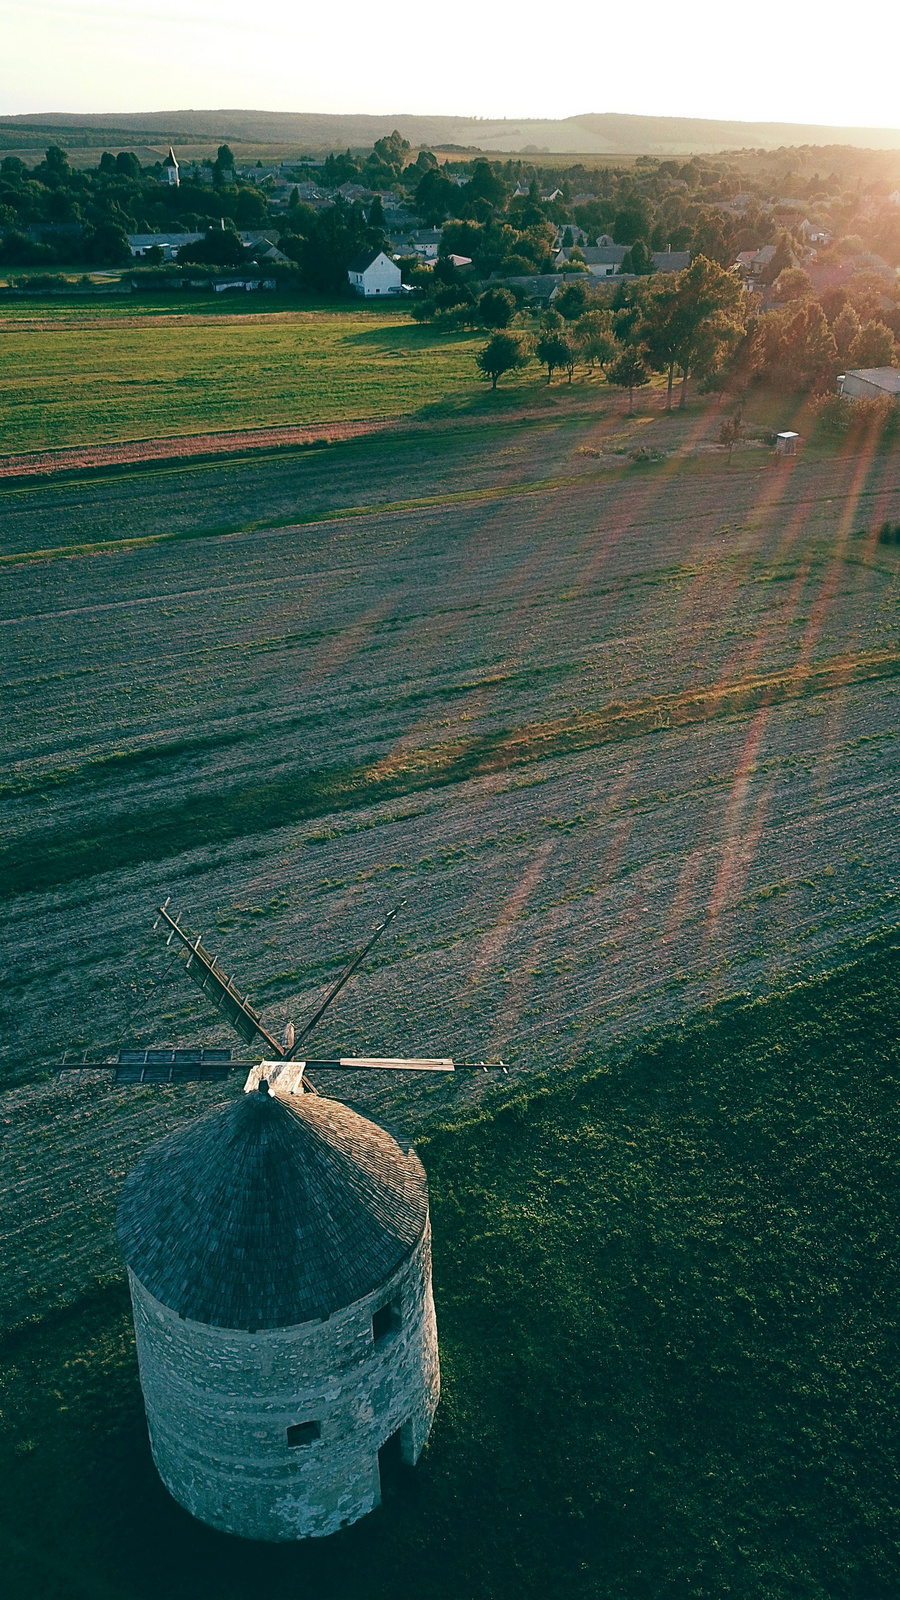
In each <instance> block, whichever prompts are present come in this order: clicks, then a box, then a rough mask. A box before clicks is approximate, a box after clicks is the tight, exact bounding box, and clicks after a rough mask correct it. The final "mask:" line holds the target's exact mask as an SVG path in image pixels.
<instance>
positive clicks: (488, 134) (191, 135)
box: [0, 111, 900, 156]
mask: <svg viewBox="0 0 900 1600" xmlns="http://www.w3.org/2000/svg"><path fill="white" fill-rule="evenodd" d="M395 127H396V128H399V130H400V132H401V133H402V134H403V135H404V136H405V137H406V138H407V139H409V141H410V143H411V144H413V145H421V144H426V145H431V146H433V147H441V146H447V145H463V146H467V147H473V146H474V147H476V148H478V149H480V150H485V151H503V152H505V151H509V152H524V153H532V152H533V153H540V152H546V153H549V154H565V153H571V154H585V155H611V156H615V155H672V154H685V155H687V154H691V153H695V152H697V153H711V152H713V151H719V150H743V149H767V150H771V149H778V148H779V147H780V146H782V145H855V146H858V147H862V148H864V149H870V150H896V149H900V129H897V128H831V127H824V126H823V127H818V126H811V125H807V124H803V123H787V122H715V121H710V120H706V119H703V118H698V117H638V116H624V115H619V114H618V113H615V112H603V113H601V114H586V115H584V116H576V117H566V118H563V119H561V120H556V121H554V120H550V119H545V120H534V121H529V120H524V121H522V120H513V119H506V120H497V121H490V120H487V119H479V118H475V117H441V116H432V117H420V116H407V115H405V114H403V113H401V112H391V113H386V114H385V115H384V116H383V117H371V116H356V115H346V116H343V115H341V116H326V115H322V114H318V113H309V114H307V113H299V112H278V111H155V112H142V113H136V114H134V115H130V114H126V113H123V112H117V113H115V114H112V113H110V114H108V115H106V114H104V115H97V116H83V115H78V116H76V115H75V114H72V113H68V114H67V113H65V112H42V113H40V114H37V113H35V114H31V115H28V116H22V117H5V118H3V119H0V146H2V147H3V148H6V149H12V148H14V147H15V148H20V147H23V146H26V145H27V146H28V147H30V146H31V145H32V144H36V143H40V136H41V135H43V134H45V133H46V134H50V135H52V136H54V137H56V138H59V139H62V140H64V141H65V140H68V142H69V143H70V144H78V145H80V146H83V147H98V148H99V147H102V145H103V144H104V143H106V144H109V143H113V144H119V145H121V144H123V143H132V144H133V143H134V142H135V140H136V138H139V139H140V140H141V141H142V142H144V143H148V142H149V143H152V144H156V143H158V142H163V141H165V142H167V141H170V140H171V141H177V140H180V141H182V142H185V141H190V142H195V141H197V140H223V139H230V140H234V141H240V142H242V143H248V142H254V143H265V144H268V145H285V146H287V147H290V148H291V149H292V150H297V149H308V150H321V149H342V148H346V147H347V146H348V145H349V146H351V147H357V146H364V147H367V148H368V147H369V146H371V144H372V143H373V141H374V140H375V139H377V138H379V137H380V136H381V135H382V134H383V133H386V132H389V131H390V130H391V129H392V128H395Z"/></svg>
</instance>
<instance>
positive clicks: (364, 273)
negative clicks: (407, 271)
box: [347, 250, 401, 299]
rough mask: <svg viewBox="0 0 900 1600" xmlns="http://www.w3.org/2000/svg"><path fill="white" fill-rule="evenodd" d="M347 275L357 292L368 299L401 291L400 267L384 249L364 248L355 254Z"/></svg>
mask: <svg viewBox="0 0 900 1600" xmlns="http://www.w3.org/2000/svg"><path fill="white" fill-rule="evenodd" d="M347 277H348V279H349V280H350V282H351V284H352V285H353V287H354V289H355V290H356V292H357V294H361V295H363V296H364V297H365V298H366V299H369V297H370V296H372V295H376V294H379V295H389V294H399V293H400V292H401V291H400V284H401V275H400V268H399V267H398V266H397V263H396V261H392V260H391V258H390V256H387V255H385V253H384V251H383V250H364V251H363V252H362V253H361V254H360V255H358V256H355V257H354V259H353V260H352V261H351V263H350V265H349V267H348V268H347Z"/></svg>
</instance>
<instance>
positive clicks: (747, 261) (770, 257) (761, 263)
mask: <svg viewBox="0 0 900 1600" xmlns="http://www.w3.org/2000/svg"><path fill="white" fill-rule="evenodd" d="M776 248H777V246H775V245H774V244H764V245H762V246H761V248H760V249H759V250H742V251H741V253H740V255H739V256H738V258H737V261H736V262H735V266H736V267H737V269H738V272H739V273H740V275H741V277H742V278H746V279H752V278H758V277H760V276H761V274H762V273H763V272H765V270H766V267H768V266H769V265H770V264H771V262H772V261H774V259H775V250H776Z"/></svg>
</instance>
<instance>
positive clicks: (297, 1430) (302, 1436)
mask: <svg viewBox="0 0 900 1600" xmlns="http://www.w3.org/2000/svg"><path fill="white" fill-rule="evenodd" d="M321 1437H322V1425H321V1423H319V1422H295V1423H293V1425H292V1426H291V1427H290V1428H288V1431H287V1442H288V1444H289V1445H290V1446H291V1449H294V1448H295V1447H296V1446H297V1445H298V1444H312V1442H313V1440H314V1439H320V1438H321Z"/></svg>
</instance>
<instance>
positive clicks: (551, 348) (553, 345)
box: [534, 333, 572, 383]
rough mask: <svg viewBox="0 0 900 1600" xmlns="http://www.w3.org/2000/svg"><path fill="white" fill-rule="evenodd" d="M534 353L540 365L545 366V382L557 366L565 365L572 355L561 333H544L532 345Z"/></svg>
mask: <svg viewBox="0 0 900 1600" xmlns="http://www.w3.org/2000/svg"><path fill="white" fill-rule="evenodd" d="M534 353H535V355H536V356H537V358H538V360H539V361H540V363H541V365H542V366H545V367H546V368H547V382H548V383H550V382H551V381H552V378H553V374H554V372H555V370H556V368H557V367H567V366H568V365H569V361H570V359H571V355H572V347H571V345H570V343H569V340H568V339H567V338H566V336H565V334H563V333H544V334H543V335H542V336H541V338H540V339H539V340H538V342H537V344H536V345H535V347H534Z"/></svg>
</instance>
